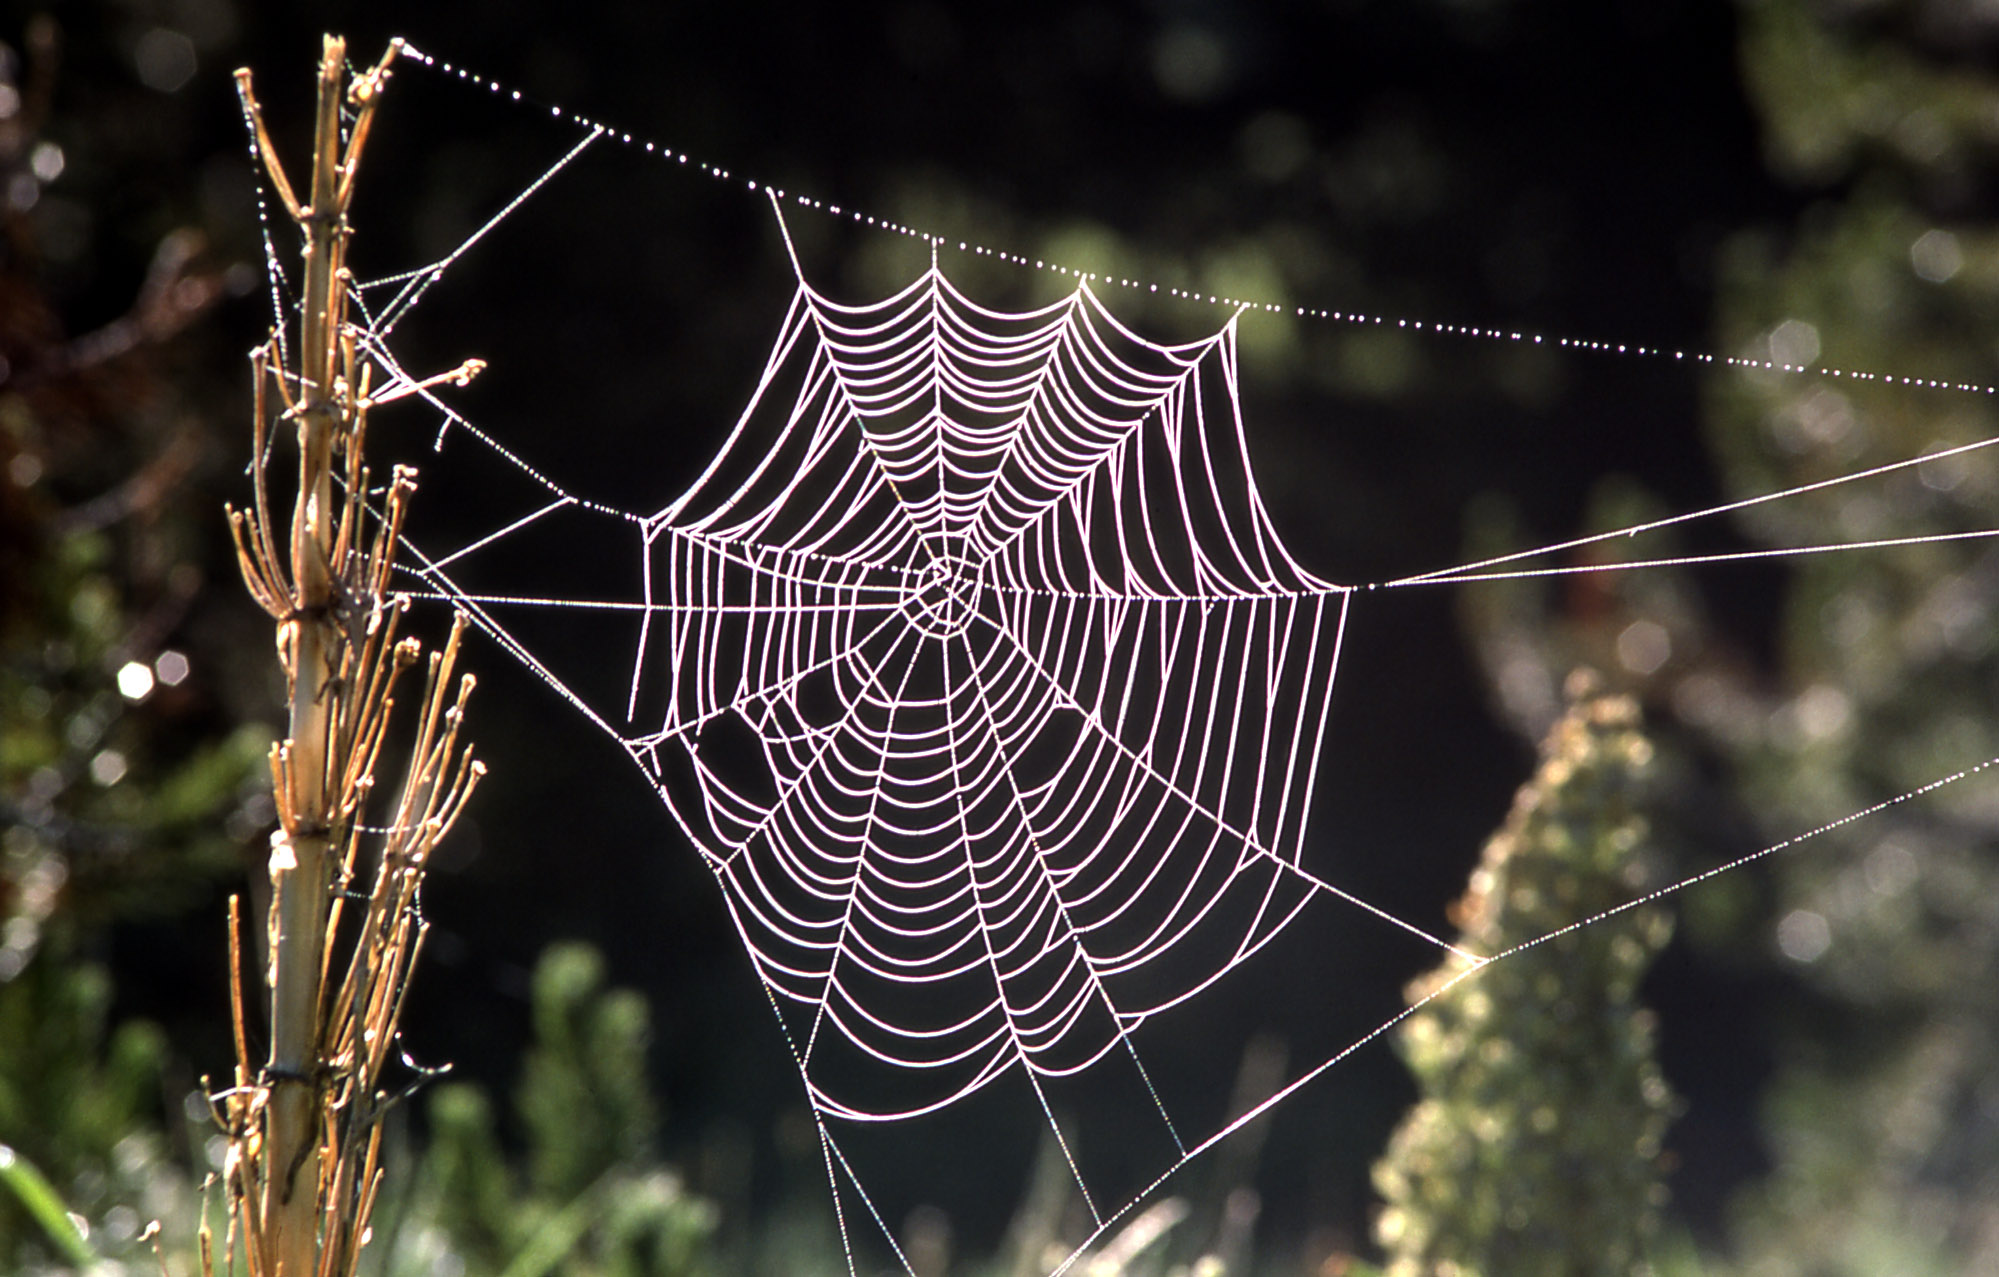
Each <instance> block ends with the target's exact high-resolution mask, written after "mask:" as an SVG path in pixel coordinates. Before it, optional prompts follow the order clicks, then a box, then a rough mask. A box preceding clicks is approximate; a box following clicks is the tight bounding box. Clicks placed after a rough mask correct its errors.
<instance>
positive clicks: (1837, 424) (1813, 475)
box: [1709, 0, 1999, 1277]
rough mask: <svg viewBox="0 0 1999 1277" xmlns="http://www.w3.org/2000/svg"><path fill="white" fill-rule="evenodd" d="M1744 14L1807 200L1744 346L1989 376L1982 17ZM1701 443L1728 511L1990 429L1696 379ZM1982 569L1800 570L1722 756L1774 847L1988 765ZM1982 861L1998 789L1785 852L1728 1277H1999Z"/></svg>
mask: <svg viewBox="0 0 1999 1277" xmlns="http://www.w3.org/2000/svg"><path fill="white" fill-rule="evenodd" d="M1744 13H1745V25H1744V41H1743V49H1742V53H1743V66H1744V72H1745V79H1746V82H1747V84H1748V85H1749V87H1750V89H1751V100H1752V102H1753V104H1754V105H1755V106H1756V108H1757V110H1758V112H1759V115H1760V117H1761V120H1762V123H1763V126H1764V129H1765V138H1766V150H1767V152H1768V154H1769V155H1770V157H1771V163H1772V165H1773V167H1775V168H1776V169H1777V170H1778V171H1780V172H1782V173H1786V174H1789V175H1792V176H1794V177H1797V178H1798V179H1800V181H1801V182H1804V183H1807V184H1811V185H1815V186H1817V187H1818V188H1819V194H1820V196H1821V198H1819V199H1818V200H1817V201H1815V202H1814V204H1813V205H1812V207H1811V208H1810V209H1809V210H1808V211H1807V212H1806V213H1805V214H1804V215H1803V216H1802V217H1801V218H1800V219H1799V221H1798V222H1797V223H1796V225H1794V226H1792V227H1790V228H1787V230H1786V233H1785V234H1783V235H1782V236H1779V235H1775V234H1768V235H1759V236H1754V237H1748V236H1745V237H1742V238H1739V239H1738V240H1737V241H1736V242H1735V244H1734V245H1733V248H1732V251H1731V252H1730V253H1729V254H1728V256H1727V259H1726V263H1725V270H1724V273H1723V277H1722V280H1721V285H1722V288H1721V294H1720V300H1719V311H1718V322H1719V324H1720V327H1721V330H1722V332H1723V333H1724V334H1725V339H1726V340H1727V341H1728V342H1729V344H1730V347H1731V349H1737V350H1745V351H1751V352H1756V353H1758V354H1762V353H1764V352H1768V351H1771V350H1773V349H1776V348H1778V347H1784V348H1787V349H1792V350H1796V351H1798V352H1799V353H1800V354H1802V355H1804V356H1806V357H1805V358H1803V359H1801V360H1800V361H1799V362H1804V363H1808V364H1817V365H1821V366H1827V365H1829V366H1837V367H1844V368H1859V369H1868V370H1879V371H1886V370H1890V369H1893V370H1894V371H1896V372H1897V373H1900V374H1904V375H1914V376H1922V377H1935V378H1941V379H1945V380H1948V381H1953V382H1955V381H1976V382H1989V381H1990V380H1991V379H1992V363H1991V352H1992V350H1993V349H1994V345H1995V343H1999V233H1995V232H1994V230H1993V229H1992V227H1991V224H1990V220H1989V217H1980V216H1977V215H1976V212H1977V210H1978V209H1979V208H1980V207H1981V204H1980V202H1979V201H1978V200H1976V199H1973V198H1970V197H1969V193H1970V192H1972V191H1976V190H1980V189H1989V186H1990V183H1991V181H1992V180H1993V177H1994V176H1995V170H1999V129H1995V128H1994V123H1993V122H1994V121H1995V120H1999V76H1995V75H1993V74H1992V73H1991V71H1990V70H1989V68H1987V67H1986V66H1984V65H1981V64H1980V63H1978V62H1977V61H1976V60H1974V59H1970V58H1967V57H1965V56H1963V55H1964V49H1965V47H1966V44H1965V41H1966V38H1967V37H1966V36H1965V35H1963V34H1962V33H1963V32H1968V31H1970V30H1971V29H1973V28H1972V27H1971V26H1970V25H1966V26H1963V27H1957V26H1954V25H1953V24H1955V23H1964V24H1971V23H1973V22H1974V21H1975V19H1974V17H1973V15H1972V13H1971V12H1970V10H1969V8H1968V7H1967V6H1959V5H1940V6H1922V5H1918V4H1915V3H1903V2H1894V3H1881V4H1874V5H1869V6H1864V7H1863V8H1858V9H1857V8H1854V7H1852V6H1847V5H1839V4H1832V3H1821V2H1818V0H1765V2H1764V3H1759V4H1754V5H1745V7H1744ZM1954 33H1955V34H1954ZM1983 207H1985V208H1986V209H1987V210H1988V211H1989V200H1988V201H1984V203H1983ZM1709 423H1710V430H1711V434H1712V438H1713V441H1714V445H1713V446H1714V452H1715V454H1716V456H1717V457H1718V459H1719V461H1720V463H1721V469H1722V474H1723V475H1724V477H1725V480H1726V482H1727V484H1728V486H1729V488H1730V490H1731V491H1732V492H1733V493H1737V494H1747V493H1750V492H1757V491H1764V490H1768V489H1770V488H1776V487H1784V486H1789V485H1795V484H1802V483H1807V482H1811V481H1813V480H1816V479H1820V478H1823V477H1826V476H1828V475H1830V474H1835V473H1848V472H1852V471H1857V470H1862V469H1864V468H1866V467H1868V466H1872V465H1877V464H1882V463H1886V462H1891V461H1895V460H1899V459H1901V458H1904V457H1910V456H1918V455H1921V454H1924V453H1928V452H1941V451H1943V450H1946V449H1949V448H1952V447H1955V446H1957V445H1961V444H1965V443H1969V442H1972V441H1975V440H1981V439H1990V438H1992V437H1993V435H1994V434H1995V433H1999V412H1995V409H1994V404H1993V402H1992V399H1991V398H1990V397H1989V396H1986V395H1973V394H1965V393H1951V392H1926V391H1919V390H1912V389H1910V388H1908V387H1906V386H1901V385H1897V386H1887V385H1884V384H1882V383H1880V382H1868V381H1858V380H1853V379H1845V380H1838V381H1834V380H1828V379H1820V378H1781V377H1736V378H1728V379H1725V380H1723V379H1718V380H1717V381H1716V382H1715V383H1714V385H1713V386H1712V387H1711V389H1710V412H1709ZM1989 456H1990V453H1989V452H1987V453H1980V454H1973V455H1972V456H1971V457H1968V458H1939V459H1937V460H1935V461H1931V462H1926V463H1924V464H1923V465H1922V466H1920V467H1917V468H1914V469H1909V470H1903V471H1900V472H1898V473H1896V474H1893V475H1890V476H1886V477H1884V478H1883V479H1881V480H1877V481H1874V482H1870V483H1868V484H1855V485H1846V486H1843V487H1836V488H1830V489H1826V490H1824V491H1822V492H1819V493H1815V494H1812V495H1811V496H1809V497H1807V498H1803V499H1799V500H1795V501H1785V502H1782V503H1779V504H1780V506H1781V509H1778V508H1774V507H1773V508H1772V509H1771V511H1770V512H1769V513H1768V515H1765V516H1760V517H1758V518H1756V519H1754V520H1752V521H1750V522H1749V523H1748V527H1749V529H1750V531H1751V533H1752V535H1755V536H1757V537H1759V538H1762V539H1765V540H1767V541H1771V542H1775V541H1777V540H1779V539H1781V540H1783V541H1786V542H1787V543H1790V544H1809V543H1813V542H1836V541H1848V540H1856V539H1860V538H1864V537H1868V536H1897V537H1909V536H1920V535H1924V534H1949V533H1953V532H1961V531H1965V530H1968V529H1975V528H1989V527H1990V526H1991V518H1992V510H1993V509H1994V508H1995V504H1999V482H1995V480H1994V478H1993V468H1992V466H1991V465H1990V463H1989V461H1988V460H1986V459H1985V458H1989ZM1780 519H1781V520H1782V523H1781V524H1779V522H1778V520H1780ZM1995 567H1999V558H1995V553H1994V551H1993V549H1992V548H1991V542H1989V541H1972V542H1933V543H1930V544H1925V545H1916V546H1909V547H1906V548H1901V549H1896V550H1892V551H1886V552H1870V553H1866V554H1830V555H1821V556H1816V557H1814V558H1811V559H1808V560H1802V561H1799V562H1798V563H1797V564H1796V565H1795V566H1794V568H1793V569H1792V575H1791V583H1790V588H1789V590H1788V594H1787V597H1786V616H1785V629H1784V634H1783V646H1782V650H1781V653H1780V660H1781V672H1780V683H1779V691H1778V693H1777V695H1776V697H1775V702H1774V704H1771V705H1769V706H1768V707H1767V712H1766V713H1765V714H1763V715H1760V716H1757V717H1755V718H1753V719H1750V720H1748V722H1747V724H1746V726H1747V727H1749V728H1750V730H1748V731H1744V732H1741V733H1739V734H1738V738H1737V739H1736V740H1735V741H1734V742H1733V743H1732V753H1733V756H1734V758H1735V760H1736V762H1737V765H1738V767H1739V768H1740V769H1741V773H1742V774H1743V775H1744V776H1745V777H1746V780H1745V790H1746V795H1747V798H1748V806H1749V807H1750V808H1751V809H1752V810H1755V811H1757V812H1759V813H1763V814H1765V815H1766V816H1767V817H1768V818H1769V819H1770V822H1771V823H1770V828H1769V832H1770V833H1771V834H1772V835H1773V836H1782V835H1784V834H1788V833H1791V832H1795V831H1796V830H1798V829H1803V828H1810V827H1812V826H1814V825H1816V824H1818V823H1821V822H1824V821H1827V820H1831V819H1835V818H1838V817H1840V816H1843V815H1845V814H1847V813H1848V812H1850V811H1853V810H1856V809H1858V808H1861V807H1865V806H1867V805H1868V804H1870V803H1873V802H1876V801H1879V800H1881V799H1883V798H1885V797H1889V796H1891V795H1895V794H1900V793H1904V792H1906V791H1907V790H1909V789H1910V788H1912V787H1914V786H1917V785H1921V784H1924V783H1926V782H1928V781H1930V780H1934V779H1936V778H1938V777H1940V776H1944V775H1948V774H1949V773H1950V772H1951V771H1953V770H1954V769H1956V768H1961V767H1964V766H1966V765H1968V764H1972V763H1976V762H1981V761H1983V760H1985V759H1988V758H1991V757H1993V756H1994V755H1995V754H1999V625H1995V619H1999V617H1995V613H1999V601H1995V600H1996V599H1999V595H1995V591H1994V589H1993V581H1994V579H1995V578H1994V572H1995ZM1995 846H1999V814H1995V808H1994V805H1993V802H1992V789H1991V786H1990V785H1989V784H1987V783H1982V782H1979V781H1974V782H1970V783H1967V784H1961V785H1956V786H1951V787H1949V788H1946V789H1943V790H1940V791H1938V792H1936V793H1934V794H1931V795H1928V796H1926V797H1924V798H1923V799H1921V800H1920V801H1919V802H1917V803H1912V804H1909V805H1907V806H1904V807H1898V808H1895V809H1893V810H1890V811H1887V812H1883V813H1881V814H1880V815H1878V816H1875V817H1872V818H1870V819H1868V820H1867V821H1865V822H1862V823H1861V824H1860V825H1858V826H1855V827H1854V828H1852V829H1842V830H1839V831H1836V832H1835V833H1833V834H1830V835H1828V836H1826V837H1823V838H1820V839H1816V840H1814V842H1813V843H1812V845H1811V848H1810V852H1809V854H1805V855H1798V856H1787V857H1782V858H1779V859H1778V860H1777V861H1776V862H1774V863H1773V870H1774V873H1775V876H1776V879H1777V881H1776V894H1777V906H1776V927H1775V929H1774V935H1773V934H1772V932H1771V931H1769V930H1762V929H1759V933H1758V936H1757V938H1758V939H1759V941H1761V942H1762V943H1761V945H1759V948H1761V949H1763V950H1764V951H1765V952H1769V953H1771V954H1772V956H1774V957H1775V958H1776V960H1777V961H1779V962H1781V963H1782V964H1783V965H1784V967H1785V968H1787V970H1788V974H1789V975H1791V976H1792V977H1793V978H1794V979H1795V980H1796V981H1797V987H1798V989H1799V996H1798V997H1797V998H1796V999H1795V1002H1796V1003H1797V1006H1798V1010H1797V1012H1796V1013H1795V1014H1793V1015H1791V1016H1790V1017H1788V1023H1787V1025H1786V1030H1787V1031H1786V1033H1785V1034H1784V1035H1783V1038H1782V1040H1781V1046H1780V1055H1779V1073H1778V1076H1777V1079H1776V1081H1775V1082H1774V1084H1773V1085H1772V1087H1771V1088H1770V1091H1769V1094H1768V1095H1767V1097H1766V1101H1765V1105H1764V1132H1763V1138H1764V1142H1765V1144H1766V1146H1767V1147H1768V1149H1769V1151H1770V1154H1771V1156H1772V1159H1773V1161H1774V1163H1775V1166H1774V1169H1773V1171H1772V1173H1771V1175H1770V1176H1769V1178H1768V1179H1767V1181H1765V1182H1764V1183H1763V1184H1761V1185H1758V1186H1757V1187H1756V1188H1755V1189H1754V1190H1753V1191H1752V1192H1750V1193H1748V1194H1745V1196H1744V1198H1743V1200H1742V1202H1741V1208H1740V1211H1739V1214H1738V1237H1737V1247H1736V1249H1737V1252H1738V1255H1739V1258H1740V1260H1741V1263H1742V1265H1743V1270H1744V1271H1753V1272H1756V1273H1758V1274H1765V1273H1767V1274H1771V1275H1772V1277H1784V1275H1786V1274H1805V1273H1811V1274H1827V1275H1833V1274H1854V1275H1856V1277H1857V1275H1858V1274H1862V1273H1876V1272H1901V1273H1933V1272H1934V1273H1943V1272H1985V1271H1993V1270H1995V1267H1999V1233H1995V1232H1994V1230H1993V1228H1992V1225H1991V1222H1990V1220H1991V1210H1992V1206H1991V1203H1992V1202H1993V1200H1994V1199H1995V1194H1999V1177H1995V1172H1994V1170H1993V1167H1994V1166H1995V1165H1999V1160H1995V1156H1994V1151H1995V1149H1999V1107H1995V1105H1994V1104H1993V1101H1992V1094H1993V1092H1992V1079H1993V1078H1994V1077H1995V1076H1999V991H1995V987H1994V984H1993V981H1992V980H1991V979H1990V977H1989V973H1990V972H1991V971H1992V970H1993V969H1994V967H1995V964H1999V928H1995V927H1994V926H1993V924H1992V919H1993V912H1992V903H1991V902H1992V901H1993V900H1995V899H1999V859H1995V856H1994V850H1993V849H1994V847H1995ZM1772 940H1774V944H1773V943H1771V941H1772Z"/></svg>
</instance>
